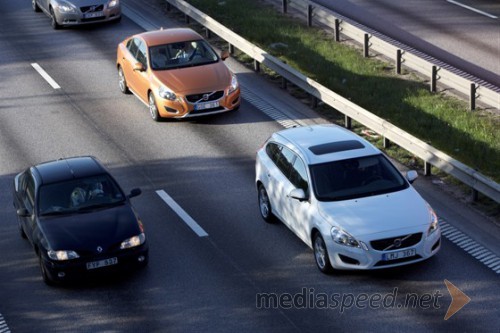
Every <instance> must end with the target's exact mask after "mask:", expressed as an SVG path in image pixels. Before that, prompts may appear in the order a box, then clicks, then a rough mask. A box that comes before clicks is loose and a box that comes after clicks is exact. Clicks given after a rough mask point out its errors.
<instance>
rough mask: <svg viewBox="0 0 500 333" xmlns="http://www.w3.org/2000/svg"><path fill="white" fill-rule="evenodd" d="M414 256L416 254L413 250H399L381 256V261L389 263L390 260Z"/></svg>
mask: <svg viewBox="0 0 500 333" xmlns="http://www.w3.org/2000/svg"><path fill="white" fill-rule="evenodd" d="M415 254H417V250H415V249H407V250H401V251H397V252H389V253H384V255H383V256H382V260H384V261H390V260H396V259H402V258H408V257H412V256H414V255H415Z"/></svg>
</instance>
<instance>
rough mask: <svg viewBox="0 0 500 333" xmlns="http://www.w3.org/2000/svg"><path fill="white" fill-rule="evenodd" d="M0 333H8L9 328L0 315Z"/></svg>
mask: <svg viewBox="0 0 500 333" xmlns="http://www.w3.org/2000/svg"><path fill="white" fill-rule="evenodd" d="M0 333H10V329H9V326H7V323H6V322H5V319H3V316H2V315H1V314H0Z"/></svg>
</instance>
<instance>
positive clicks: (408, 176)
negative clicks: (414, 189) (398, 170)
mask: <svg viewBox="0 0 500 333" xmlns="http://www.w3.org/2000/svg"><path fill="white" fill-rule="evenodd" d="M417 177H418V173H417V172H416V171H415V170H410V171H408V172H406V179H407V180H408V181H409V182H410V184H412V183H413V182H414V181H415V179H417Z"/></svg>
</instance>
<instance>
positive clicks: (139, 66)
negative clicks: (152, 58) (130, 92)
mask: <svg viewBox="0 0 500 333" xmlns="http://www.w3.org/2000/svg"><path fill="white" fill-rule="evenodd" d="M133 69H134V71H135V72H144V71H145V70H146V69H145V68H144V66H143V65H142V64H141V63H140V62H136V63H135V64H134V68H133Z"/></svg>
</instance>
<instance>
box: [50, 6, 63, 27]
mask: <svg viewBox="0 0 500 333" xmlns="http://www.w3.org/2000/svg"><path fill="white" fill-rule="evenodd" d="M50 25H51V26H52V28H54V30H58V29H61V25H60V24H59V23H57V19H56V14H54V10H53V9H52V7H50Z"/></svg>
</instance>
